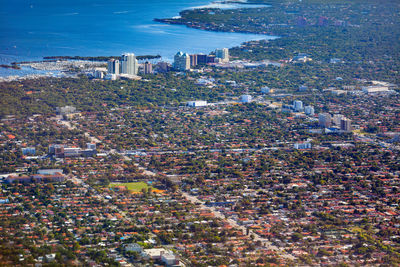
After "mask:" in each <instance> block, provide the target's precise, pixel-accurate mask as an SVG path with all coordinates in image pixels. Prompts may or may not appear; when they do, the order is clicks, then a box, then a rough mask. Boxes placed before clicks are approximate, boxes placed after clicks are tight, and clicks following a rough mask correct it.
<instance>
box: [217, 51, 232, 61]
mask: <svg viewBox="0 0 400 267" xmlns="http://www.w3.org/2000/svg"><path fill="white" fill-rule="evenodd" d="M215 57H216V58H220V59H221V60H222V62H229V49H228V48H222V49H217V50H215Z"/></svg>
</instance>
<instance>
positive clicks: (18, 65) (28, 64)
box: [0, 0, 279, 82]
mask: <svg viewBox="0 0 400 267" xmlns="http://www.w3.org/2000/svg"><path fill="white" fill-rule="evenodd" d="M213 4H219V5H230V4H236V5H243V6H246V5H247V6H252V7H248V8H254V6H255V5H257V6H262V7H260V8H265V7H270V5H268V4H258V3H253V2H248V1H240V0H237V1H229V0H227V1H212V2H210V3H209V4H208V5H213ZM208 5H207V6H208ZM204 7H206V6H204ZM204 7H199V8H196V7H193V8H187V9H182V10H181V11H179V14H180V13H181V12H185V11H189V10H194V9H203V8H204ZM244 8H246V7H244ZM207 9H220V10H223V9H239V8H238V7H232V8H229V7H228V8H221V7H217V8H207ZM178 17H180V16H178ZM174 18H176V17H173V18H167V19H158V18H153V21H154V22H157V23H162V24H170V25H177V26H178V25H179V26H186V27H188V28H191V29H196V30H202V31H207V32H221V33H238V34H257V35H267V37H269V38H265V39H276V38H279V36H274V35H270V34H268V33H267V32H260V33H254V32H250V31H236V30H231V31H224V30H218V29H215V28H204V27H196V26H193V25H186V24H184V23H176V22H175V21H174V20H175V19H174ZM170 20H171V21H170ZM251 41H254V40H253V39H252V40H247V41H243V42H242V44H243V43H246V42H251ZM233 47H236V46H232V47H229V48H233ZM111 58H119V56H43V57H42V60H32V61H19V62H18V61H17V62H11V63H9V64H2V65H0V70H1V69H10V71H11V72H10V73H9V74H4V75H3V74H0V82H4V81H15V80H20V79H29V78H41V77H60V76H58V75H54V73H51V72H48V71H54V70H48V69H47V68H35V67H32V65H33V64H43V63H54V62H58V61H73V60H77V61H79V60H85V61H86V60H87V61H91V62H103V63H104V62H106V61H107V60H109V59H111ZM161 58H162V56H161V55H159V54H158V55H143V56H137V59H138V60H147V59H149V60H150V59H161ZM29 68H31V69H29ZM12 71H15V72H16V73H15V74H14V73H12ZM24 71H25V72H26V73H24ZM36 71H38V73H36ZM41 71H42V72H44V73H40V72H41ZM55 71H60V72H61V73H63V71H62V70H55ZM18 72H20V73H18Z"/></svg>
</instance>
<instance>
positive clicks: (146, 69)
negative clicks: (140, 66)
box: [144, 61, 153, 74]
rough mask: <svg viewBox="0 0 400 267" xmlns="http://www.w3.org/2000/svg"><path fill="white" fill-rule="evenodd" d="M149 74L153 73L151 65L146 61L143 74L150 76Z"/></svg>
mask: <svg viewBox="0 0 400 267" xmlns="http://www.w3.org/2000/svg"><path fill="white" fill-rule="evenodd" d="M151 73H153V65H152V64H151V63H150V62H148V61H146V62H145V63H144V74H151Z"/></svg>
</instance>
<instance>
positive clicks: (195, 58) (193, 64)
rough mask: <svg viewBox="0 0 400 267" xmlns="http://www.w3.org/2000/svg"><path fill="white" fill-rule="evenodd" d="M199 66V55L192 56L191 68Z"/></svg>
mask: <svg viewBox="0 0 400 267" xmlns="http://www.w3.org/2000/svg"><path fill="white" fill-rule="evenodd" d="M196 66H197V55H190V67H196Z"/></svg>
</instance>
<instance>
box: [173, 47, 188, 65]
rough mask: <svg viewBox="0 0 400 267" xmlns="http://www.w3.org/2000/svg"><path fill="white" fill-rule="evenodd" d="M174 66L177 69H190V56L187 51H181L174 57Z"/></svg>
mask: <svg viewBox="0 0 400 267" xmlns="http://www.w3.org/2000/svg"><path fill="white" fill-rule="evenodd" d="M174 68H175V69H177V70H189V69H190V56H189V54H187V53H183V52H181V51H179V52H178V53H176V55H175V57H174Z"/></svg>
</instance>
